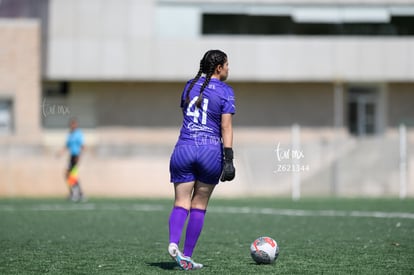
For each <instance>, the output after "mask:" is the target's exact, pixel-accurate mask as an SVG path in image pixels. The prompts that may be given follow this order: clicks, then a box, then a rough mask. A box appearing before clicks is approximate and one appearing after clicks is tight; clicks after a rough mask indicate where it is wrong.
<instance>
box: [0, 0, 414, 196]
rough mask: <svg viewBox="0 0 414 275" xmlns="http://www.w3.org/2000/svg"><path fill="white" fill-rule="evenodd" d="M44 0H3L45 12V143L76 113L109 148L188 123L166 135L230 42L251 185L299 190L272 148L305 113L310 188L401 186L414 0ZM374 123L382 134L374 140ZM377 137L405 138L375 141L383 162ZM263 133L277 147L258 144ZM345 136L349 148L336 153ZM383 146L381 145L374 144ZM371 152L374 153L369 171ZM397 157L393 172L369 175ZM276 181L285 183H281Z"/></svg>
mask: <svg viewBox="0 0 414 275" xmlns="http://www.w3.org/2000/svg"><path fill="white" fill-rule="evenodd" d="M31 2H32V1H29V0H13V1H11V0H3V1H2V3H1V4H0V16H3V17H8V18H10V17H12V18H16V17H35V18H40V19H41V26H42V31H43V32H42V33H43V35H42V51H41V52H42V53H43V55H42V58H41V60H42V73H41V80H42V95H41V96H40V97H41V102H42V104H41V105H40V106H39V112H38V113H39V116H40V119H41V121H42V126H41V130H40V131H41V132H42V133H43V135H42V137H41V138H40V140H41V142H42V143H44V144H46V145H50V144H52V145H53V144H55V143H54V142H56V139H55V137H57V138H59V140H60V139H61V138H62V134H61V132H59V131H57V132H56V131H51V130H53V129H62V128H63V129H64V128H65V127H66V125H67V120H68V116H69V114H70V115H71V116H72V115H75V116H77V117H79V118H80V121H81V125H82V126H83V127H84V128H85V129H94V130H93V131H90V137H91V138H90V141H91V144H92V145H94V146H97V148H101V149H98V150H97V151H98V152H102V151H100V150H109V151H110V150H112V149H102V148H103V147H102V144H108V143H116V142H122V141H125V140H126V141H128V142H132V143H133V142H134V139H135V142H140V141H142V140H145V138H144V137H142V133H143V132H144V133H146V134H144V136H145V135H147V137H149V138H150V139H151V138H152V137H153V135H158V134H159V133H160V132H161V133H163V134H164V133H165V131H167V132H168V130H166V129H174V130H171V131H172V132H171V135H166V136H171V138H169V139H167V140H166V143H165V144H170V142H172V143H173V142H174V138H175V136H176V129H177V128H178V127H179V125H180V120H181V117H180V113H179V110H178V105H179V96H180V93H181V90H182V88H183V85H184V83H185V81H187V80H188V79H189V78H191V77H192V76H194V75H195V73H196V72H197V70H198V64H199V59H200V58H201V57H202V55H203V53H204V52H205V51H206V50H208V49H212V48H218V49H222V50H223V51H225V52H226V53H227V54H228V57H229V62H230V77H229V80H228V82H229V84H230V85H232V86H233V88H234V90H235V93H236V100H237V115H236V117H235V120H234V123H235V126H236V134H239V136H237V135H236V137H235V138H236V139H237V137H239V141H237V140H236V145H237V142H239V146H240V150H241V152H243V153H242V154H240V155H243V156H244V157H240V159H239V162H240V163H238V164H239V166H240V167H241V168H242V169H240V177H239V181H240V184H241V185H242V186H244V187H243V188H244V189H243V188H241V189H242V192H240V193H242V194H247V193H251V192H252V190H251V187H248V186H249V184H250V183H251V182H252V181H256V179H259V181H260V182H261V183H262V184H259V186H258V187H257V189H255V190H269V189H270V191H269V193H272V194H273V193H274V194H286V192H288V191H286V190H289V188H290V183H289V182H290V175H289V176H287V174H286V173H285V174H283V176H281V177H280V178H277V177H276V176H275V175H274V174H273V173H272V171H271V167H274V166H276V164H277V162H276V160H275V159H274V160H271V159H272V158H275V155H274V152H273V149H275V146H276V143H277V141H281V142H282V143H283V142H285V143H286V142H287V143H289V144H290V127H291V126H292V125H294V124H298V125H300V126H301V127H302V143H303V144H302V147H303V148H305V149H306V150H307V151H305V153H306V152H310V153H308V155H311V156H308V158H309V159H308V161H309V162H311V163H310V165H311V166H313V167H314V169H313V174H312V175H302V174H301V175H302V179H301V180H302V182H303V184H305V183H306V182H309V183H308V186H311V187H309V189H310V190H312V189H314V188H313V187H312V186H313V184H314V183H316V182H319V181H321V182H324V184H325V185H328V186H327V188H325V189H327V190H331V191H332V189H335V188H337V187H335V186H336V184H339V186H347V184H348V183H349V182H358V185H361V186H377V187H378V186H379V187H378V188H376V187H374V188H371V187H367V188H366V190H365V189H363V190H362V189H358V190H359V191H358V190H357V191H355V192H349V193H350V194H365V195H370V194H379V195H383V194H394V193H395V192H396V191H395V186H394V184H395V185H396V186H397V185H398V179H399V176H398V175H399V174H398V173H399V170H398V169H399V166H398V165H399V164H398V141H396V140H395V138H394V137H395V134H394V132H395V130H396V129H397V127H398V126H399V125H400V124H401V123H404V124H405V125H407V126H408V127H409V128H408V129H409V141H410V137H411V139H412V135H410V133H411V131H412V127H413V126H414V1H409V0H395V1H391V0H386V1H376V0H360V1H345V0H342V1H341V0H336V1H327V0H319V1H317V0H307V1H305V0H302V1H296V0H292V1H281V0H259V1H253V0H250V1H249V0H239V1H232V0H227V1H215V0H212V1H196V0H193V1H191V0H72V1H66V0H40V1H36V4H34V3H31ZM2 9H3V10H2ZM0 87H1V83H0ZM6 101H7V102H9V103H7V102H6ZM6 101H5V100H3V103H2V102H1V100H0V117H1V118H3V120H4V121H6V118H7V119H8V121H9V120H10V117H13V116H10V115H7V114H6V113H7V112H9V113H10V112H11V113H12V112H14V111H13V110H12V107H11V106H15V105H16V104H10V101H11V100H10V98H8V99H7V100H6ZM4 102H6V103H4ZM2 104H3V105H2ZM2 106H9V107H2ZM7 110H9V111H7ZM2 112H3V114H2ZM0 123H1V122H0ZM10 123H13V122H10ZM121 126H122V127H126V128H122V130H121V128H120V127H121ZM125 129H127V130H125ZM123 131H127V132H128V133H129V134H130V135H132V137H130V138H127V137H126V133H125V132H123ZM15 132H18V131H17V129H16V131H15ZM131 132H133V133H134V134H131ZM56 133H57V134H56ZM117 133H118V134H117ZM361 136H362V137H366V136H369V137H371V139H370V140H369V141H368V142H369V143H368V145H367V144H365V143H364V142H367V141H366V140H365V139H364V140H361V139H359V138H358V137H361ZM138 137H142V139H140V138H138ZM335 138H336V139H335ZM377 139H381V144H380V145H378V146H380V147H381V146H386V144H388V143H387V142H391V143H392V144H394V143H395V150H394V149H393V151H392V152H391V153H390V157H382V156H381V154H379V155H375V153H372V152H371V151H369V152H368V154H369V155H370V156H372V158H373V159H377V160H379V162H378V163H376V162H375V161H372V160H371V161H367V160H365V161H364V156H363V155H361V154H362V153H361V150H360V149H361V148H367V147H370V146H374V145H372V144H373V141H372V140H377ZM131 140H132V141H131ZM335 140H336V141H335ZM338 140H341V143H340V144H341V145H338V144H337V143H336V142H338ZM255 141H260V142H261V143H262V145H263V144H271V145H270V146H271V147H266V148H257V147H255V144H254V143H255ZM324 142H325V143H326V144H328V145H326V144H325V143H324ZM361 142H362V143H361ZM411 142H413V141H412V140H411ZM165 144H164V145H165ZM332 144H333V145H332ZM362 144H363V145H362ZM332 146H333V147H334V148H335V146H337V147H338V151H339V152H342V153H338V154H337V155H335V154H332V152H331V151H332V150H331V149H332ZM361 146H363V147H361ZM393 146H394V145H393ZM380 147H375V146H374V147H372V150H373V152H376V151H378V150H377V149H378V148H380ZM105 148H108V147H105ZM253 148H254V149H253ZM261 149H263V150H264V152H265V153H264V154H265V157H264V158H265V159H266V162H269V161H270V162H272V164H271V165H269V166H268V167H267V168H263V167H262V165H260V164H259V161H260V159H261V158H262V156H263V155H262V154H261V153H260V150H261ZM326 150H328V151H326ZM353 150H354V151H353ZM253 151H254V152H253ZM236 152H237V151H236ZM249 152H253V153H252V155H249ZM269 152H270V153H269ZM327 152H328V153H327ZM352 152H359V153H358V154H356V153H355V154H356V155H358V156H357V157H356V159H353V158H349V157H347V154H348V155H349V154H352ZM266 153H267V155H266ZM254 154H258V157H257V158H255V157H254V156H255V155H254ZM341 154H342V155H341ZM256 159H257V161H256ZM321 159H322V160H321ZM384 159H386V160H384ZM394 159H396V160H397V162H396V163H395V161H394ZM366 161H367V162H369V163H370V164H372V165H374V167H370V166H369V165H368V166H366V168H364V169H366V170H365V171H358V170H360V169H358V167H365V166H364V165H365V164H364V163H365V162H366ZM357 162H358V163H359V162H361V164H360V166H359V165H358V164H357ZM338 163H339V164H338ZM338 165H339V169H338ZM383 166H387V168H386V169H385V172H384V174H382V173H378V178H376V177H367V174H372V171H377V170H378V171H379V170H384V169H382V168H381V167H383ZM332 167H333V168H332ZM410 167H411V168H409V170H410V169H411V170H410V171H413V169H412V166H410ZM249 169H250V170H251V171H249V172H246V171H247V170H249ZM261 169H265V170H264V171H262V172H260V170H261ZM266 169H267V170H266ZM269 169H270V171H269ZM349 169H351V170H349ZM353 169H354V170H353ZM355 170H357V171H358V172H355ZM243 171H244V172H243ZM338 171H343V173H344V174H347V175H348V174H349V173H351V174H352V173H355V177H350V176H342V175H338ZM165 172H166V173H168V170H166V171H165ZM263 173H268V174H267V175H266V176H263ZM374 174H375V173H374ZM384 177H386V179H384ZM166 178H167V176H166ZM322 179H323V180H322ZM167 180H168V178H167ZM273 182H278V184H279V183H280V184H279V185H278V187H277V188H276V189H274V190H273V189H272V188H274V185H273V187H271V186H272V184H273ZM284 182H286V184H284ZM332 182H335V184H334V185H335V186H334V187H332V186H330V185H331V184H332ZM364 183H366V184H365V185H364ZM260 186H263V189H261V188H260ZM304 186H305V185H304ZM325 187H326V186H325ZM397 189H398V188H397ZM315 190H319V189H318V188H316V189H315ZM361 190H362V191H361ZM373 190H374V191H373ZM387 190H388V191H387ZM265 192H267V191H265ZM326 192H328V193H329V191H326ZM326 192H325V191H322V192H321V193H322V194H323V193H326ZM361 192H362V193H361ZM412 192H414V190H412ZM257 193H260V192H257ZM310 193H312V192H310ZM313 193H316V194H321V193H319V191H315V192H313Z"/></svg>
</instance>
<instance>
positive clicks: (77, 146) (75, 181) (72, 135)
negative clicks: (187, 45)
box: [59, 118, 85, 201]
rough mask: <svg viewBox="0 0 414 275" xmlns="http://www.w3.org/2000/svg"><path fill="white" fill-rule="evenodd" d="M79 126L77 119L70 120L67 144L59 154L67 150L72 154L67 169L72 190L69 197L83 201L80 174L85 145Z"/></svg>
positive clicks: (67, 180)
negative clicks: (80, 161) (79, 168)
mask: <svg viewBox="0 0 414 275" xmlns="http://www.w3.org/2000/svg"><path fill="white" fill-rule="evenodd" d="M78 127H79V125H78V121H77V119H75V118H72V119H71V120H70V122H69V128H70V132H69V134H68V137H67V139H66V146H65V147H64V148H62V150H61V151H60V152H59V155H62V154H63V152H65V151H66V150H67V151H68V152H69V154H70V158H69V165H68V169H67V171H66V182H67V184H68V186H69V191H70V194H69V199H70V200H72V201H83V200H84V199H85V198H84V196H83V192H82V189H81V186H80V182H79V174H78V165H79V160H80V157H81V153H82V151H83V150H84V148H85V147H84V137H83V133H82V131H81V130H80V129H79V128H78Z"/></svg>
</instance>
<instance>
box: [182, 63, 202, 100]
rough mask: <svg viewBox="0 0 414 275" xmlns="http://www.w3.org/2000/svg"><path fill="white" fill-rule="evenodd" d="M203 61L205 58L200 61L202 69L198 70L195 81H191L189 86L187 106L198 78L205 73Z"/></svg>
mask: <svg viewBox="0 0 414 275" xmlns="http://www.w3.org/2000/svg"><path fill="white" fill-rule="evenodd" d="M203 63H204V59H201V61H200V69H199V70H198V72H197V75H196V76H195V77H194V79H193V81H191V84H190V86H188V89H187V91H186V94H185V104H184V105H185V106H187V105H188V104H189V103H190V91H191V89H192V88H193V87H194V84H195V83H196V82H197V80H198V79H200V77H201V74H202V73H203Z"/></svg>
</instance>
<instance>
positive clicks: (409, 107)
mask: <svg viewBox="0 0 414 275" xmlns="http://www.w3.org/2000/svg"><path fill="white" fill-rule="evenodd" d="M400 123H405V124H406V125H407V126H409V127H414V86H413V85H411V84H408V83H390V84H388V125H389V126H391V127H398V125H399V124H400Z"/></svg>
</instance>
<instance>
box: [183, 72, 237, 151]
mask: <svg viewBox="0 0 414 275" xmlns="http://www.w3.org/2000/svg"><path fill="white" fill-rule="evenodd" d="M204 80H205V78H204V77H201V78H200V79H199V80H198V81H197V82H196V83H195V84H194V87H193V88H192V89H191V91H190V103H189V104H188V105H187V106H185V97H186V91H187V88H188V86H189V85H190V83H191V81H192V80H190V81H188V82H187V84H186V85H185V88H184V91H183V93H182V96H181V108H182V110H183V126H182V127H181V132H180V136H179V139H178V142H177V145H181V144H189V145H210V144H221V115H222V114H234V113H235V112H236V107H235V99H234V92H233V89H232V88H231V87H230V86H229V85H227V84H226V83H224V82H222V81H220V80H218V79H215V78H212V79H211V80H210V83H209V84H208V85H207V87H206V88H205V89H204V92H203V98H202V101H201V106H200V108H198V107H197V106H196V104H195V103H196V101H197V99H198V97H199V95H200V88H201V86H202V85H203V83H204Z"/></svg>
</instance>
